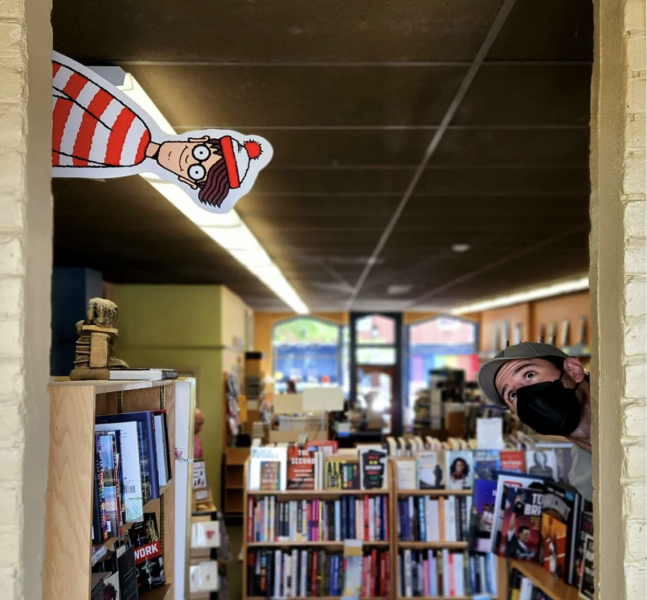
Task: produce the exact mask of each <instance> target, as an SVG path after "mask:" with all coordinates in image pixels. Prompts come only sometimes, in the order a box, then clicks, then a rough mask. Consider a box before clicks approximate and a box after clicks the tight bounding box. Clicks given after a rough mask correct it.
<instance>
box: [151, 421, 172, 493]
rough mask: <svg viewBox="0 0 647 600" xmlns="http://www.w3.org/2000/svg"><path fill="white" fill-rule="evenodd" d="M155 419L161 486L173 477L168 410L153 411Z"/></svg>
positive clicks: (156, 451)
mask: <svg viewBox="0 0 647 600" xmlns="http://www.w3.org/2000/svg"><path fill="white" fill-rule="evenodd" d="M153 419H154V423H155V455H156V462H157V477H158V479H159V484H160V486H164V485H166V484H167V483H168V481H169V480H170V479H171V465H170V462H169V451H168V431H167V426H166V411H164V412H155V413H153Z"/></svg>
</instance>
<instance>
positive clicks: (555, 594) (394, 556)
mask: <svg viewBox="0 0 647 600" xmlns="http://www.w3.org/2000/svg"><path fill="white" fill-rule="evenodd" d="M339 458H342V457H339ZM343 459H344V460H349V461H351V460H352V459H350V458H348V457H345V456H344V457H343ZM407 460H411V461H412V460H415V459H414V458H390V459H389V460H388V471H389V476H388V488H387V489H385V490H344V491H340V490H294V491H290V490H289V491H282V492H276V491H274V492H272V491H267V492H266V491H250V490H249V489H247V488H248V481H249V479H248V465H249V463H246V464H245V497H244V499H245V503H244V511H245V512H244V519H243V543H242V555H243V571H242V577H243V581H242V589H243V600H265V599H264V598H255V597H250V596H248V595H247V552H248V550H249V549H254V548H269V549H277V548H319V549H327V550H336V551H339V550H342V549H343V546H344V544H343V542H260V543H248V542H247V526H248V519H247V516H248V515H247V511H248V506H249V503H248V499H249V498H250V497H259V498H261V497H265V496H276V497H277V498H279V499H282V500H304V499H306V500H308V499H311V498H317V499H325V500H328V499H330V500H335V499H337V498H340V497H341V496H343V495H355V496H358V497H359V496H364V495H367V494H368V495H384V494H386V495H387V496H388V497H389V512H390V514H389V519H390V523H389V533H390V538H391V539H390V540H389V541H387V542H364V546H365V547H366V548H373V547H377V548H380V549H383V548H385V547H388V548H389V551H390V553H391V592H390V596H389V597H388V598H384V597H382V598H366V599H364V598H363V599H362V600H472V598H473V596H451V597H449V596H433V597H427V598H424V597H420V596H416V597H415V598H411V599H410V598H408V597H401V596H399V594H398V590H399V585H398V582H399V577H400V573H399V561H398V554H399V551H400V550H404V549H411V550H423V549H424V550H426V549H448V550H467V548H468V543H467V542H401V541H399V539H398V531H397V528H398V498H399V497H403V496H432V497H440V496H444V497H447V496H471V495H472V490H471V489H469V490H449V489H442V490H401V489H399V488H398V476H397V462H398V461H407ZM512 568H516V569H517V570H519V571H521V573H522V574H523V575H524V576H525V577H528V578H529V579H530V580H531V581H532V582H533V583H534V584H535V585H536V586H537V587H539V588H540V589H541V590H542V591H543V592H544V593H546V594H548V595H549V596H550V598H552V600H578V598H579V593H578V590H577V589H576V588H574V587H573V586H569V585H566V584H565V583H563V582H562V581H559V580H558V579H556V578H555V577H553V576H552V575H551V574H550V573H548V572H547V571H545V570H544V569H543V568H542V567H541V565H539V564H538V563H534V562H528V561H522V560H508V559H504V558H500V557H497V590H498V595H497V596H496V597H494V596H493V597H492V598H493V600H507V598H508V591H509V590H508V579H509V574H510V571H511V569H512ZM291 600H305V599H303V598H292V599H291ZM313 600H336V599H333V598H330V597H325V596H322V597H317V598H316V599H315V598H313Z"/></svg>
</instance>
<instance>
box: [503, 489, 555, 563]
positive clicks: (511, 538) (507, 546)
mask: <svg viewBox="0 0 647 600" xmlns="http://www.w3.org/2000/svg"><path fill="white" fill-rule="evenodd" d="M503 490H504V493H505V509H504V511H503V529H502V535H501V543H500V545H499V552H498V554H499V556H504V557H506V558H513V559H517V560H533V561H537V560H538V556H539V546H540V542H541V513H542V506H543V503H544V494H543V492H542V491H541V490H535V489H529V488H519V487H515V486H510V487H504V488H503Z"/></svg>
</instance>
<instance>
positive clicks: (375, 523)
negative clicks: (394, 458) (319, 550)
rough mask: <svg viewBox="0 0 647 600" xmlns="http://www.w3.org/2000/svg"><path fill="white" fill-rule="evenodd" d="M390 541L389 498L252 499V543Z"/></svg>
mask: <svg viewBox="0 0 647 600" xmlns="http://www.w3.org/2000/svg"><path fill="white" fill-rule="evenodd" d="M347 539H356V540H363V541H365V542H379V541H388V540H389V498H388V496H386V495H377V496H374V495H371V496H368V495H364V497H357V496H354V495H351V496H342V497H341V498H339V499H337V500H318V499H312V500H288V501H280V500H278V499H277V497H276V496H266V497H264V498H260V499H258V498H255V497H253V496H250V497H249V499H248V506H247V541H248V542H331V541H335V542H343V541H344V540H347Z"/></svg>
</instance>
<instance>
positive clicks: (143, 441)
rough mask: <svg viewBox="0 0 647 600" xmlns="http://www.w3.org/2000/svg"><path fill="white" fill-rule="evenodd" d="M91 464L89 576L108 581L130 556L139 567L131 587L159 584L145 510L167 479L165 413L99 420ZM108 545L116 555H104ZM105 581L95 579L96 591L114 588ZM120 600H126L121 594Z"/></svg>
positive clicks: (151, 520) (152, 523)
mask: <svg viewBox="0 0 647 600" xmlns="http://www.w3.org/2000/svg"><path fill="white" fill-rule="evenodd" d="M94 464H95V469H94V471H95V474H94V493H93V525H92V533H91V535H92V542H93V544H95V547H94V549H95V554H94V556H95V560H94V561H93V563H96V564H94V566H93V570H94V571H98V572H101V573H104V574H106V573H111V574H112V576H114V575H115V574H117V573H119V572H123V571H124V567H123V566H121V567H120V566H119V563H120V560H121V559H122V555H123V556H125V557H126V558H124V559H123V560H121V562H123V561H127V560H129V559H128V556H129V555H130V550H133V560H134V564H135V563H136V564H140V563H142V567H141V568H138V569H137V570H135V581H136V587H138V588H139V590H140V591H146V590H148V589H151V588H153V587H157V586H159V585H161V584H163V583H164V581H165V579H164V567H163V558H162V551H161V545H160V542H159V536H158V533H157V531H158V529H157V521H156V516H155V513H154V512H145V507H146V504H147V503H148V502H149V501H150V500H152V499H155V498H158V497H159V495H160V493H161V488H162V487H163V486H165V485H166V484H167V483H168V482H169V481H170V479H171V468H170V459H169V450H168V432H167V428H166V414H165V412H164V411H145V412H135V413H122V414H118V415H109V416H98V417H97V418H96V424H95V463H94ZM110 540H113V543H111V544H110V545H111V546H114V547H115V550H114V551H111V552H106V543H107V542H109V541H110ZM126 570H127V571H128V570H129V569H128V568H126ZM122 574H123V573H122ZM108 577H109V576H107V575H106V576H104V580H103V581H102V582H99V578H97V586H98V587H100V584H101V583H102V585H103V586H104V587H106V586H107V585H112V586H113V587H115V583H114V581H117V580H118V577H116V576H114V577H112V579H111V580H110V581H109V580H108ZM113 580H114V581H113ZM122 587H123V582H122ZM122 596H123V597H124V598H130V597H131V596H126V595H123V593H122ZM106 597H109V596H106ZM116 597H117V598H119V597H121V596H120V595H119V594H117V596H116Z"/></svg>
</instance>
